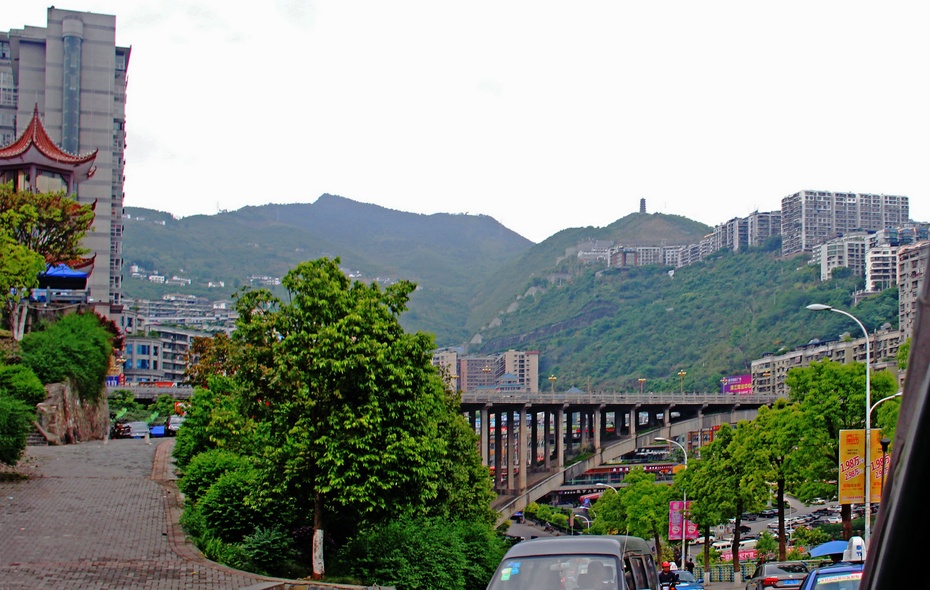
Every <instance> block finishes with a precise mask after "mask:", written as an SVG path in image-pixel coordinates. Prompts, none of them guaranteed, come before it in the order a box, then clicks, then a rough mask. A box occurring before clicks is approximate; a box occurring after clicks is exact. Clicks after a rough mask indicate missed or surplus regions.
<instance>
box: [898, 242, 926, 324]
mask: <svg viewBox="0 0 930 590" xmlns="http://www.w3.org/2000/svg"><path fill="white" fill-rule="evenodd" d="M928 255H930V241H927V242H920V243H918V244H912V245H910V246H903V247H901V248H900V249H899V250H898V325H899V326H900V328H901V333H902V334H904V335H906V336H907V335H910V334H911V333H912V332H913V330H914V322H915V321H916V320H917V298H918V297H919V296H920V290H921V289H922V288H923V283H924V271H925V270H926V268H927V257H928Z"/></svg>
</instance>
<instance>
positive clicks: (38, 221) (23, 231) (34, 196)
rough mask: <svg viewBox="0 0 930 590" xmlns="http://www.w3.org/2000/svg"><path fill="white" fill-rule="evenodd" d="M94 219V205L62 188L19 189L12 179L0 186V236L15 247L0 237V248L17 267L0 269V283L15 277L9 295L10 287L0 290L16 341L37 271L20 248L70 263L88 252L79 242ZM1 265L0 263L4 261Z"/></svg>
mask: <svg viewBox="0 0 930 590" xmlns="http://www.w3.org/2000/svg"><path fill="white" fill-rule="evenodd" d="M93 222H94V207H93V206H92V205H81V204H79V203H78V202H77V201H76V200H74V199H71V198H69V197H67V196H65V194H64V193H63V192H57V193H31V192H21V191H17V190H14V189H13V183H11V182H10V183H7V184H3V185H0V235H3V236H7V237H8V238H11V239H12V240H13V242H14V243H15V244H16V245H18V246H19V247H20V248H11V247H10V245H9V243H8V241H5V240H4V242H0V251H3V252H4V253H5V254H6V253H7V252H9V253H10V254H11V259H13V260H16V261H18V262H16V269H18V270H16V269H14V271H13V272H9V273H8V272H7V271H6V270H5V269H4V270H3V271H0V276H2V277H3V278H0V282H6V281H9V280H10V279H12V278H18V281H14V282H18V283H19V284H12V285H10V287H12V289H13V291H14V292H15V295H14V296H10V295H8V294H9V293H10V292H11V291H9V290H6V289H5V290H4V291H3V293H4V297H5V299H6V302H7V307H8V310H9V314H10V324H11V331H12V332H13V338H14V339H15V340H21V339H22V337H23V333H24V331H25V325H26V302H27V300H28V292H29V289H30V288H31V287H33V286H35V281H36V275H37V274H38V273H36V275H33V274H31V272H32V271H33V270H35V262H36V260H35V258H34V257H32V256H29V255H28V253H26V252H25V251H24V250H22V248H25V249H26V250H28V251H30V252H33V253H35V254H37V255H38V256H40V257H41V258H42V259H43V260H44V261H45V264H47V265H55V264H67V265H73V264H75V263H77V262H80V261H81V260H82V256H83V255H84V254H86V253H87V252H88V250H87V249H85V248H81V245H80V244H81V240H82V239H83V238H84V236H85V235H86V234H87V232H88V230H90V228H91V225H92V224H93ZM3 258H6V256H4V257H3ZM6 265H7V263H6V262H4V263H3V266H6ZM39 272H41V269H40V270H39ZM3 286H6V285H3Z"/></svg>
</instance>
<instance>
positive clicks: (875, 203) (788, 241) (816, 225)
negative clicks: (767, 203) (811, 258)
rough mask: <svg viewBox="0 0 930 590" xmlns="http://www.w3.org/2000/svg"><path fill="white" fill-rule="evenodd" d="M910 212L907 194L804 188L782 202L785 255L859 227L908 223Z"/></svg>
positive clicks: (783, 249) (809, 248) (804, 249)
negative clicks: (860, 192) (878, 193)
mask: <svg viewBox="0 0 930 590" xmlns="http://www.w3.org/2000/svg"><path fill="white" fill-rule="evenodd" d="M909 215H910V208H909V201H908V198H907V197H902V196H895V195H872V194H858V193H834V192H830V191H809V190H806V191H801V192H798V193H795V194H793V195H789V196H787V197H784V198H783V199H782V201H781V235H782V254H783V255H788V254H796V253H799V252H810V251H812V250H813V248H814V246H816V245H818V244H822V243H824V242H826V241H827V240H830V239H832V238H835V237H839V236H842V235H846V234H849V233H850V232H852V231H856V230H871V231H878V230H882V229H885V228H886V227H892V226H899V225H904V224H906V223H907V222H908V216H909Z"/></svg>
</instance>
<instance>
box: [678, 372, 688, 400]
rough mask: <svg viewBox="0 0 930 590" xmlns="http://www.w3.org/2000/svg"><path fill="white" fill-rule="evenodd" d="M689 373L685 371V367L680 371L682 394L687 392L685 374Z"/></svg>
mask: <svg viewBox="0 0 930 590" xmlns="http://www.w3.org/2000/svg"><path fill="white" fill-rule="evenodd" d="M687 374H688V372H687V371H685V370H684V369H682V370H680V371H678V381H679V383H680V384H681V393H682V394H684V393H685V375H687Z"/></svg>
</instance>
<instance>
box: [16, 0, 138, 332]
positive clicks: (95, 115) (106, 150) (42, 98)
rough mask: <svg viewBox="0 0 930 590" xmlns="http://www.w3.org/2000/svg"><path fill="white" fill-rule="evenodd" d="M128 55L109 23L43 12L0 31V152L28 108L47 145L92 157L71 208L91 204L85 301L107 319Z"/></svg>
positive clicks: (114, 282) (115, 294)
mask: <svg viewBox="0 0 930 590" xmlns="http://www.w3.org/2000/svg"><path fill="white" fill-rule="evenodd" d="M129 54H130V49H129V48H128V47H118V46H117V45H116V17H115V16H109V15H103V14H94V13H91V12H79V11H72V10H62V9H59V8H55V7H51V8H49V9H48V13H47V22H46V26H44V27H39V26H30V25H27V26H25V27H23V28H22V29H12V30H10V31H9V32H2V31H0V147H2V146H5V145H7V144H9V143H11V142H13V141H14V140H15V138H16V137H18V136H19V135H20V134H21V133H22V132H23V131H24V130H25V129H26V127H27V126H28V125H29V123H30V120H31V119H32V115H33V112H34V110H38V113H39V116H40V119H41V121H42V123H43V126H44V127H45V131H46V132H47V133H48V136H49V137H50V139H51V140H52V141H53V142H55V144H57V145H58V146H60V147H61V148H62V149H63V150H64V151H65V152H67V153H69V154H74V155H77V154H87V153H92V152H94V151H96V160H95V161H94V165H95V166H96V171H95V173H93V175H92V176H91V177H90V178H89V179H87V180H85V181H83V182H81V183H80V185H79V186H78V187H77V191H76V197H77V200H78V202H79V203H82V204H91V203H96V208H95V214H96V216H95V219H94V224H93V229H92V230H91V231H90V232H89V233H88V235H87V237H86V238H85V239H84V242H83V246H84V247H85V248H88V249H89V250H90V252H91V254H92V255H93V256H94V257H95V259H94V266H93V271H92V272H91V274H90V277H89V280H88V285H87V289H88V297H89V301H92V302H93V303H94V307H95V308H96V311H97V312H98V313H100V314H101V315H103V316H106V317H110V318H111V319H115V318H116V316H117V315H118V313H119V306H120V304H121V277H120V275H121V271H122V232H123V226H122V213H123V178H124V173H125V170H124V166H125V160H124V157H123V152H124V150H125V147H126V82H127V77H126V70H127V68H128V66H129Z"/></svg>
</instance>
